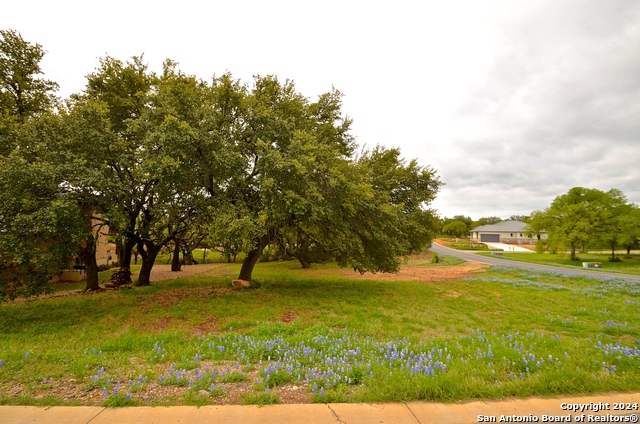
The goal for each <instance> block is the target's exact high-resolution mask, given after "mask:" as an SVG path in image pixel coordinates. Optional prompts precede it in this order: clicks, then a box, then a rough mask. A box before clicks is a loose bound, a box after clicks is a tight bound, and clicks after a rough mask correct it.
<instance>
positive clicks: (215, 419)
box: [0, 393, 640, 424]
mask: <svg viewBox="0 0 640 424" xmlns="http://www.w3.org/2000/svg"><path fill="white" fill-rule="evenodd" d="M638 403H640V393H630V394H628V393H627V394H610V395H597V396H588V397H566V398H558V399H540V398H531V399H526V400H508V401H490V402H469V403H463V404H462V403H460V404H455V403H454V404H444V403H427V402H410V403H388V404H353V403H351V404H349V403H332V404H328V405H325V404H304V405H270V406H264V407H257V406H240V405H224V406H203V407H200V408H197V407H195V406H171V407H160V406H159V407H131V408H103V407H97V406H76V407H74V406H59V407H52V408H37V407H33V406H0V423H11V424H17V423H47V424H48V423H51V424H54V423H55V424H76V423H77V424H80V423H82V424H85V423H91V424H111V423H126V424H128V423H134V424H136V423H137V424H150V423H161V424H164V423H167V424H168V423H212V424H213V423H230V424H248V423H266V424H276V423H283V424H284V423H287V424H289V423H293V424H303V423H318V424H325V423H326V424H329V423H331V424H341V423H344V424H364V423H376V424H393V423H398V424H405V423H410V424H427V423H438V424H467V423H478V422H501V418H503V422H504V420H505V417H506V419H508V420H509V421H507V422H523V421H524V422H632V423H633V422H637V419H638V415H640V410H639V409H638V408H639V406H638ZM563 404H568V405H571V406H572V407H576V405H577V408H579V407H580V406H581V405H582V407H583V408H584V407H585V406H586V407H589V409H585V410H583V411H582V412H581V411H580V410H579V409H578V410H577V411H572V410H570V409H566V406H563ZM614 404H625V406H626V404H630V407H631V408H632V409H630V410H626V411H621V410H614ZM594 405H595V406H597V407H602V408H605V409H603V410H599V411H595V412H594V409H595V408H593V406H594ZM607 406H608V408H609V409H606V407H607ZM563 408H564V409H563ZM583 414H584V416H583ZM596 415H599V416H600V417H596V418H591V419H589V418H590V417H589V416H596ZM607 415H608V417H607ZM502 416H504V417H502ZM622 416H625V417H624V418H622ZM549 417H551V418H552V419H550V418H549ZM583 417H584V418H583ZM513 418H515V419H513ZM536 418H537V420H536ZM567 418H570V420H569V421H567ZM603 419H604V420H603Z"/></svg>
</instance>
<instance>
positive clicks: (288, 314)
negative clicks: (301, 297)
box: [282, 311, 298, 324]
mask: <svg viewBox="0 0 640 424" xmlns="http://www.w3.org/2000/svg"><path fill="white" fill-rule="evenodd" d="M296 318H298V314H297V313H295V312H294V311H284V312H283V313H282V322H284V323H285V324H288V323H290V322H293V321H295V320H296Z"/></svg>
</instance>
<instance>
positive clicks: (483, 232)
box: [469, 221, 547, 244]
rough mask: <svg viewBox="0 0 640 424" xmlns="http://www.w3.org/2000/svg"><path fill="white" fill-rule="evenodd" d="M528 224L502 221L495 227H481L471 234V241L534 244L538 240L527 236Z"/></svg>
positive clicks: (545, 236) (543, 236) (542, 236)
mask: <svg viewBox="0 0 640 424" xmlns="http://www.w3.org/2000/svg"><path fill="white" fill-rule="evenodd" d="M526 229H527V224H526V223H524V222H520V221H502V222H498V223H497V224H493V225H481V226H479V227H476V228H474V229H472V230H471V231H470V232H469V238H470V239H471V241H480V242H485V243H518V244H533V243H535V242H536V241H537V240H538V237H536V236H535V235H534V236H533V237H528V236H527V231H526ZM540 238H543V239H546V238H547V234H546V233H543V234H541V235H540Z"/></svg>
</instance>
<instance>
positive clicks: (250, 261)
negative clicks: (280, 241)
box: [238, 246, 264, 281]
mask: <svg viewBox="0 0 640 424" xmlns="http://www.w3.org/2000/svg"><path fill="white" fill-rule="evenodd" d="M263 250H264V246H258V248H257V249H253V250H252V251H250V252H249V253H247V257H246V258H244V261H243V262H242V268H240V275H239V276H238V279H239V280H246V281H251V274H252V273H253V267H254V266H255V265H256V263H258V259H260V255H262V251H263Z"/></svg>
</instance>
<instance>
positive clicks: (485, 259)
mask: <svg viewBox="0 0 640 424" xmlns="http://www.w3.org/2000/svg"><path fill="white" fill-rule="evenodd" d="M431 250H432V251H434V252H436V253H438V254H439V255H448V256H456V257H458V258H461V259H464V260H465V261H475V262H480V263H483V264H489V265H495V266H508V267H512V268H523V269H530V270H534V271H542V272H554V273H558V274H564V275H582V276H587V277H598V278H618V279H621V280H631V281H640V275H630V274H620V273H617V272H606V271H596V270H588V269H580V268H576V269H573V268H564V267H559V266H551V265H538V264H530V263H526V262H518V261H514V260H510V259H500V258H496V257H490V256H483V255H478V254H476V253H470V251H464V250H455V249H450V248H448V247H444V246H442V245H439V244H437V243H433V245H432V246H431Z"/></svg>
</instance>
